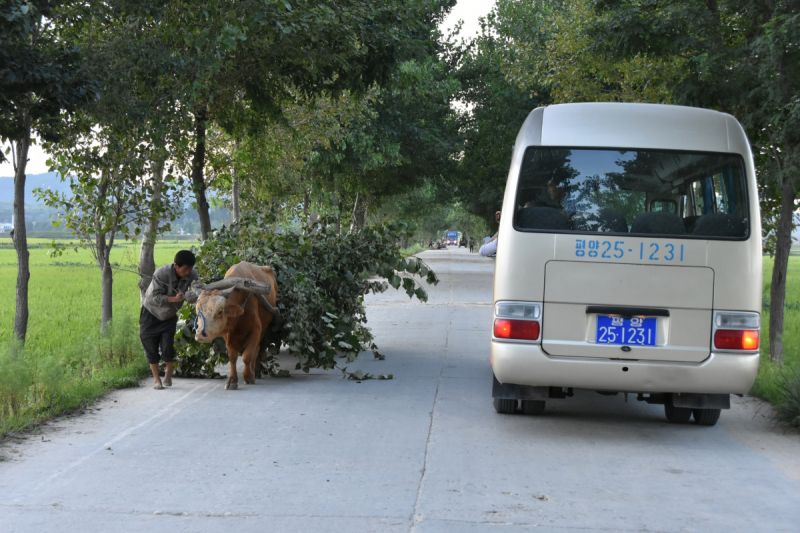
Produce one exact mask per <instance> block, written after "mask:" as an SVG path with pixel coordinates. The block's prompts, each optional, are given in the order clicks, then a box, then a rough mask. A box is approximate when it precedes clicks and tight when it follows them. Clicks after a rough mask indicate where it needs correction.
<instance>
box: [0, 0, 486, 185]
mask: <svg viewBox="0 0 800 533" xmlns="http://www.w3.org/2000/svg"><path fill="white" fill-rule="evenodd" d="M494 4H495V0H459V1H458V3H457V4H456V6H455V7H454V8H453V10H452V11H451V12H450V14H449V15H448V16H447V18H446V19H445V20H444V22H443V23H442V25H441V29H442V31H443V32H444V33H445V34H447V33H448V32H449V31H450V30H451V29H452V28H453V26H455V25H456V23H457V22H458V21H459V20H463V21H464V26H463V28H462V29H461V35H462V37H472V36H474V35H475V34H476V33H477V32H478V31H479V30H480V25H479V24H478V19H479V18H480V17H485V16H486V15H487V14H488V13H489V11H491V10H492V8H493V7H494ZM7 148H8V144H3V146H2V149H3V153H5V151H6V149H7ZM7 157H8V160H9V162H5V163H0V177H7V176H13V175H14V167H13V166H12V165H11V163H10V161H11V154H8V156H7ZM47 158H48V156H47V154H46V153H45V152H44V150H42V148H41V146H39V145H38V144H36V145H33V146H31V148H30V151H29V153H28V159H29V161H28V166H27V168H26V169H25V173H26V174H28V175H34V174H43V173H45V172H47V171H48V167H47Z"/></svg>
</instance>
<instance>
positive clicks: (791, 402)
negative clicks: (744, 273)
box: [750, 256, 800, 427]
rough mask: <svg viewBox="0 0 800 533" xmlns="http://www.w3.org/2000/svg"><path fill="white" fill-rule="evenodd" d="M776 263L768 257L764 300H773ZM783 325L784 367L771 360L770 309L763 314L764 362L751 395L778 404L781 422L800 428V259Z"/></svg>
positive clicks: (793, 266) (791, 276) (792, 268)
mask: <svg viewBox="0 0 800 533" xmlns="http://www.w3.org/2000/svg"><path fill="white" fill-rule="evenodd" d="M772 265H773V260H772V258H770V257H764V279H763V288H764V299H765V301H768V300H769V289H770V282H771V280H772ZM786 303H787V306H788V308H787V309H786V310H785V311H784V322H783V357H784V361H783V365H779V364H777V363H773V362H772V361H770V358H769V309H768V308H767V309H764V310H763V313H762V315H761V338H760V341H761V342H760V345H761V360H760V364H759V367H758V375H757V376H756V381H755V384H754V385H753V388H752V389H751V390H750V394H751V395H753V396H758V397H760V398H764V399H765V400H767V401H769V402H770V403H772V404H773V405H775V407H776V410H777V413H778V417H779V419H780V420H782V421H784V422H787V423H790V424H793V425H795V426H797V427H800V257H796V256H792V257H790V258H789V268H788V272H787V279H786Z"/></svg>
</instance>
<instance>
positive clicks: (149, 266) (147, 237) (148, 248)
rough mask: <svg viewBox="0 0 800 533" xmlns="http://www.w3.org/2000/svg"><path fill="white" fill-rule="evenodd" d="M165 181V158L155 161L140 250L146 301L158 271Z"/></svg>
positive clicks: (141, 282) (141, 284)
mask: <svg viewBox="0 0 800 533" xmlns="http://www.w3.org/2000/svg"><path fill="white" fill-rule="evenodd" d="M163 181H164V160H163V159H159V160H157V161H154V163H153V181H152V183H151V187H152V190H153V196H152V197H151V199H150V217H149V218H148V219H147V223H146V224H145V226H144V236H143V237H142V249H141V250H140V251H139V299H140V300H141V303H144V294H145V292H147V287H149V286H150V280H151V279H152V278H153V272H155V271H156V261H155V255H154V254H155V247H156V239H157V233H158V224H159V222H160V221H161V216H160V215H159V208H160V204H161V185H162V183H163Z"/></svg>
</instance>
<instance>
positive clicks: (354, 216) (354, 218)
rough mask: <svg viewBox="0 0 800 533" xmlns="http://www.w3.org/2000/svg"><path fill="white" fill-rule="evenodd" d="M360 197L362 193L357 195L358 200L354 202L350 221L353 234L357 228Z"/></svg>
mask: <svg viewBox="0 0 800 533" xmlns="http://www.w3.org/2000/svg"><path fill="white" fill-rule="evenodd" d="M359 196H360V193H356V199H355V201H354V202H353V215H352V216H351V220H350V233H353V231H354V230H355V228H356V213H358V198H359Z"/></svg>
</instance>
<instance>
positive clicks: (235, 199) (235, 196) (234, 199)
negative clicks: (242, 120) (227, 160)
mask: <svg viewBox="0 0 800 533" xmlns="http://www.w3.org/2000/svg"><path fill="white" fill-rule="evenodd" d="M239 144H240V143H239V139H238V138H237V139H236V151H235V152H234V153H233V154H234V157H233V190H232V191H231V203H232V204H233V223H234V224H237V223H238V222H239V220H241V213H240V211H239V176H238V175H237V174H236V154H237V153H238V152H239Z"/></svg>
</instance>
